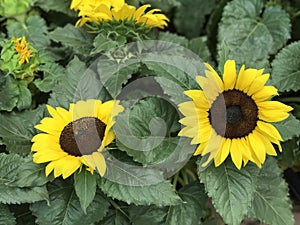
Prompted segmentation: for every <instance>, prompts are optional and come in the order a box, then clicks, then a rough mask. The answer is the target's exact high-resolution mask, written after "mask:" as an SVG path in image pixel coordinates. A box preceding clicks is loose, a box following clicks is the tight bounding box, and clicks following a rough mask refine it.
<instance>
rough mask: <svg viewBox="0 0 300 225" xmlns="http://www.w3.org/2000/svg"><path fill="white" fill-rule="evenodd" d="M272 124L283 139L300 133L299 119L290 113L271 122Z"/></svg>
mask: <svg viewBox="0 0 300 225" xmlns="http://www.w3.org/2000/svg"><path fill="white" fill-rule="evenodd" d="M273 125H274V126H275V127H276V128H277V129H278V131H279V133H280V134H281V137H282V139H283V140H285V141H287V140H289V139H292V138H293V137H295V136H299V135H300V121H299V120H297V119H296V118H295V117H294V116H293V115H290V116H289V118H287V119H286V120H283V121H281V122H277V123H273Z"/></svg>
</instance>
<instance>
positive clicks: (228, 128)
mask: <svg viewBox="0 0 300 225" xmlns="http://www.w3.org/2000/svg"><path fill="white" fill-rule="evenodd" d="M209 120H210V123H211V125H212V127H213V128H214V130H215V131H216V132H217V134H219V135H220V136H222V137H225V138H231V139H233V138H241V137H245V136H247V135H248V134H250V133H251V132H252V131H253V130H254V129H255V127H256V123H257V121H258V108H257V105H256V104H255V101H254V100H253V99H252V98H251V97H250V96H248V95H247V94H245V93H244V92H242V91H239V90H228V91H224V92H223V93H221V94H220V95H219V96H218V97H217V98H216V100H215V101H214V102H213V104H212V106H211V108H210V110H209Z"/></svg>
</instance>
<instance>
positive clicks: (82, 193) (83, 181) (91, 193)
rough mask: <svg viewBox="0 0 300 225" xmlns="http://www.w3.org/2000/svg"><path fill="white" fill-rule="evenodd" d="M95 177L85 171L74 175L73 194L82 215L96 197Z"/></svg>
mask: <svg viewBox="0 0 300 225" xmlns="http://www.w3.org/2000/svg"><path fill="white" fill-rule="evenodd" d="M96 176H97V175H96V174H91V173H90V172H89V171H88V170H86V169H82V170H81V171H80V172H79V173H75V175H74V186H75V192H76V195H77V197H78V198H79V201H80V205H81V208H82V210H83V212H84V213H86V209H87V207H88V206H89V205H90V204H91V203H92V201H93V200H94V198H95V195H96V186H97V183H96Z"/></svg>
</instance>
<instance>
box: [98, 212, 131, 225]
mask: <svg viewBox="0 0 300 225" xmlns="http://www.w3.org/2000/svg"><path fill="white" fill-rule="evenodd" d="M97 225H131V223H130V222H129V220H128V218H127V217H126V216H125V215H124V214H122V213H121V212H120V211H118V210H110V211H109V213H108V215H107V216H106V217H105V218H104V219H103V220H102V221H101V222H99V223H97Z"/></svg>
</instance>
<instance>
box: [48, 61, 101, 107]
mask: <svg viewBox="0 0 300 225" xmlns="http://www.w3.org/2000/svg"><path fill="white" fill-rule="evenodd" d="M105 94H106V93H105V92H103V89H102V84H101V82H100V81H99V79H98V77H97V75H96V74H95V73H94V72H93V71H92V70H89V69H87V68H86V65H85V63H84V62H82V61H80V60H79V59H78V58H77V57H75V58H74V59H73V60H72V61H70V62H69V64H68V65H67V67H66V73H65V74H64V75H63V76H62V77H61V78H60V79H59V81H58V84H57V85H56V86H55V87H54V88H53V90H52V93H51V98H50V99H49V101H48V104H50V105H51V106H53V107H57V106H60V107H64V108H66V109H68V108H69V104H70V103H72V102H76V101H78V100H87V99H98V98H99V99H101V100H103V101H105V100H107V95H105ZM100 96H101V97H100Z"/></svg>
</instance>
